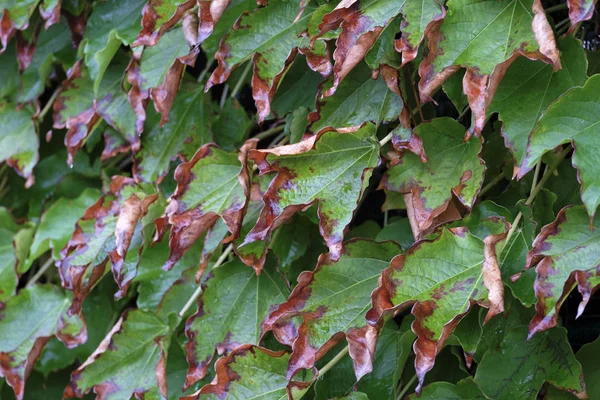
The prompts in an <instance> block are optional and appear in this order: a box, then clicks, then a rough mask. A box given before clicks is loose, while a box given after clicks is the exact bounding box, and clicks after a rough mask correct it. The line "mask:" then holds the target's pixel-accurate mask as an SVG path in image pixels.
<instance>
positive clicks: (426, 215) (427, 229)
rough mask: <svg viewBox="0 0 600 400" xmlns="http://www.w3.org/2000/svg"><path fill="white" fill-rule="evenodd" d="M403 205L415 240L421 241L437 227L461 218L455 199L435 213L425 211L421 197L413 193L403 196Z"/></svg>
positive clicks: (459, 206)
mask: <svg viewBox="0 0 600 400" xmlns="http://www.w3.org/2000/svg"><path fill="white" fill-rule="evenodd" d="M404 203H405V204H406V213H407V217H408V221H409V222H410V229H411V230H412V233H413V237H414V238H415V240H421V239H423V238H424V237H425V236H427V235H429V234H430V233H432V232H434V231H435V230H436V228H437V227H439V226H442V225H444V224H446V223H448V222H452V221H458V220H459V219H461V218H462V214H461V212H460V211H459V208H464V207H461V205H460V203H459V202H458V201H456V198H454V197H453V198H452V200H451V201H450V202H448V203H447V204H446V205H445V206H444V207H441V208H439V209H437V210H435V211H436V212H435V213H432V212H430V211H429V210H426V209H425V207H424V206H423V202H422V201H421V197H420V196H419V195H418V194H417V193H416V192H415V191H413V192H411V193H407V194H405V195H404Z"/></svg>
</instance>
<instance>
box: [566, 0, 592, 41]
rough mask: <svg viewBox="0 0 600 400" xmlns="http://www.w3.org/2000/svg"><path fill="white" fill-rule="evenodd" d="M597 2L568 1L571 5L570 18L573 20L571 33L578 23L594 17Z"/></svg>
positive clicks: (589, 0)
mask: <svg viewBox="0 0 600 400" xmlns="http://www.w3.org/2000/svg"><path fill="white" fill-rule="evenodd" d="M596 2H597V0H568V1H567V5H568V6H569V19H570V20H571V27H570V28H569V33H572V32H573V30H574V29H575V26H576V25H577V24H579V23H581V22H583V21H586V20H588V19H591V18H592V16H593V15H594V8H595V7H596Z"/></svg>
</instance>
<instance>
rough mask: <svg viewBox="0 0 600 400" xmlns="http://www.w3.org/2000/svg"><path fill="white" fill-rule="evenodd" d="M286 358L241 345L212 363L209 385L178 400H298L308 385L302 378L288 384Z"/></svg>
mask: <svg viewBox="0 0 600 400" xmlns="http://www.w3.org/2000/svg"><path fill="white" fill-rule="evenodd" d="M289 359H290V356H289V354H288V353H286V352H274V351H271V350H268V349H264V348H262V347H257V346H252V345H242V346H239V347H237V348H236V349H235V350H233V351H232V352H231V353H230V354H229V355H228V356H227V357H223V358H220V359H219V360H217V362H216V364H215V370H216V372H217V376H216V377H215V380H214V381H213V382H212V383H211V384H210V385H206V386H204V387H203V388H202V389H200V390H199V391H198V392H196V393H195V394H193V395H191V396H188V397H183V398H182V399H181V400H204V399H207V400H208V399H217V398H219V399H228V400H233V399H236V400H250V399H257V398H265V399H267V398H268V399H282V398H287V397H288V393H289V395H290V398H292V399H300V398H301V397H302V395H304V393H306V391H307V390H308V388H309V387H310V385H311V384H312V380H311V379H310V378H309V379H305V378H306V376H305V375H309V374H301V376H300V377H299V378H300V379H301V380H300V381H297V380H291V381H288V378H287V377H286V370H287V365H288V361H289Z"/></svg>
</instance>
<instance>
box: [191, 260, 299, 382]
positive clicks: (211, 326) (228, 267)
mask: <svg viewBox="0 0 600 400" xmlns="http://www.w3.org/2000/svg"><path fill="white" fill-rule="evenodd" d="M274 264H275V262H274V260H271V262H270V263H269V262H267V265H266V266H265V268H263V269H262V272H261V274H260V276H256V274H255V273H254V271H253V270H252V269H250V268H248V267H247V266H246V265H245V264H244V263H242V262H241V261H239V259H238V260H234V261H231V262H229V263H227V264H224V265H223V266H222V267H219V268H217V269H215V270H213V271H212V272H211V274H212V277H211V278H209V279H208V281H207V282H206V284H205V285H204V291H203V294H202V297H201V298H200V300H199V303H198V312H197V313H196V314H194V315H193V316H192V317H191V318H190V319H188V321H187V323H186V335H187V337H188V339H189V341H188V342H187V345H186V347H187V360H188V363H189V364H190V368H189V370H188V374H187V379H186V387H189V386H190V385H191V384H193V383H194V382H196V381H197V380H198V379H201V378H203V377H204V376H205V375H206V370H207V368H208V366H209V365H210V363H211V361H212V359H213V356H214V354H215V351H216V352H217V353H219V354H221V355H222V354H224V353H229V352H230V351H232V350H233V349H234V348H236V347H237V346H239V345H241V344H254V345H258V344H259V341H260V339H261V336H262V331H261V324H262V322H263V320H264V319H265V317H266V316H267V315H268V314H269V312H270V311H271V309H272V308H273V307H274V305H275V304H279V303H282V302H284V301H285V299H286V298H287V296H288V294H289V289H288V287H287V282H285V280H284V279H283V277H282V276H281V275H280V274H279V273H278V272H277V271H276V270H275V265H274Z"/></svg>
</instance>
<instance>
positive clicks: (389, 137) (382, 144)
mask: <svg viewBox="0 0 600 400" xmlns="http://www.w3.org/2000/svg"><path fill="white" fill-rule="evenodd" d="M393 136H394V134H393V133H392V132H390V133H388V134H387V135H386V136H385V137H384V138H383V139H381V140H380V141H379V147H383V146H385V144H386V143H387V142H389V141H390V140H392V137H393Z"/></svg>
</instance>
